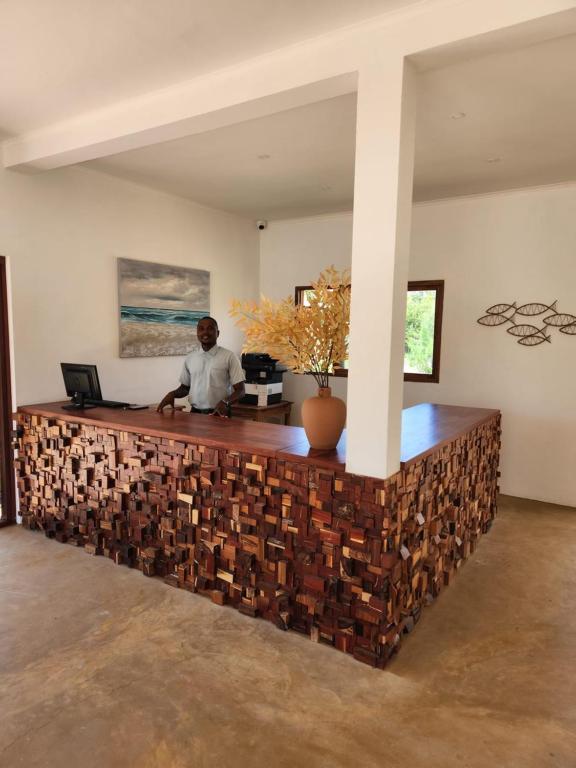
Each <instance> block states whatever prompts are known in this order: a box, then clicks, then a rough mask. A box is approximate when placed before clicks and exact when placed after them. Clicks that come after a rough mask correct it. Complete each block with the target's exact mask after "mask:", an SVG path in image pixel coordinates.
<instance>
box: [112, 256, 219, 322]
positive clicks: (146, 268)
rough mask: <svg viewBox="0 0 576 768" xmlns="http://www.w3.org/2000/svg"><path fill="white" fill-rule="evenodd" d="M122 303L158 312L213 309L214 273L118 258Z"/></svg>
mask: <svg viewBox="0 0 576 768" xmlns="http://www.w3.org/2000/svg"><path fill="white" fill-rule="evenodd" d="M118 286H119V292H120V304H121V305H122V306H129V307H149V308H154V309H192V310H196V311H198V310H206V311H208V310H209V308H210V272H206V271H205V270H203V269H188V268H186V267H172V266H169V265H166V264H153V263H151V262H148V261H135V260H133V259H118Z"/></svg>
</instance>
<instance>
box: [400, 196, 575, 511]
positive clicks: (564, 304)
mask: <svg viewBox="0 0 576 768" xmlns="http://www.w3.org/2000/svg"><path fill="white" fill-rule="evenodd" d="M575 243H576V186H565V187H556V188H548V189H544V188H541V189H533V190H524V191H517V192H510V193H506V194H497V195H492V196H485V197H473V198H462V199H455V200H450V201H445V202H438V203H433V204H428V205H418V206H416V207H415V210H414V219H413V234H412V257H411V276H412V278H413V279H416V278H418V279H423V280H425V279H430V278H444V280H445V281H446V284H445V297H444V324H443V334H442V361H441V369H440V383H439V384H412V383H410V384H406V386H405V396H406V398H405V399H406V404H407V405H412V404H414V403H418V402H422V401H433V402H438V403H454V404H456V405H476V406H486V407H489V408H499V409H500V410H501V411H502V414H503V436H502V464H501V470H502V480H501V490H502V491H503V492H504V493H509V494H512V495H517V496H523V497H525V498H531V499H541V500H544V501H551V502H555V503H558V504H568V505H571V506H576V472H575V467H576V402H575V392H576V389H575V384H574V382H575V381H576V337H574V336H567V335H565V334H562V333H559V332H558V331H557V330H553V331H552V343H551V344H547V343H544V344H541V345H540V346H537V347H531V348H527V347H523V346H521V345H520V344H518V343H516V339H515V338H514V337H512V336H510V335H509V334H508V333H506V332H505V331H504V329H503V328H486V327H484V326H481V325H478V324H477V323H476V320H477V319H478V318H479V317H480V316H481V315H483V314H484V310H485V309H487V308H488V307H490V306H491V305H493V304H497V303H500V302H513V301H517V302H519V303H520V304H522V303H526V302H532V301H535V302H544V303H547V302H552V301H554V299H557V300H558V307H559V310H560V311H561V312H569V313H573V314H576V258H575V252H574V244H575ZM534 324H535V325H537V320H536V322H535V323H534Z"/></svg>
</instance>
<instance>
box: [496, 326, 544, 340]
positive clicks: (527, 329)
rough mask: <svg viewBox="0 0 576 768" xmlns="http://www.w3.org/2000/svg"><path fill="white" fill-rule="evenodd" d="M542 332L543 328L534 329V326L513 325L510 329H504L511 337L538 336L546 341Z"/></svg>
mask: <svg viewBox="0 0 576 768" xmlns="http://www.w3.org/2000/svg"><path fill="white" fill-rule="evenodd" d="M544 331H545V329H544V328H536V326H535V325H513V326H512V328H506V332H507V333H511V334H512V336H538V335H539V334H540V335H543V336H544V338H545V339H547V337H546V334H545V333H544Z"/></svg>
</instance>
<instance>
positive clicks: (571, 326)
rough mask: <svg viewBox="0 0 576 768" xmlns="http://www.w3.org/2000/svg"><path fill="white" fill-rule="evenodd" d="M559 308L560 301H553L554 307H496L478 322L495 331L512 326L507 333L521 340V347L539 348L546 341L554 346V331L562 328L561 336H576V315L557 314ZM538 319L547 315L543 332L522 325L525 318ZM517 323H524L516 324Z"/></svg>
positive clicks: (530, 326) (552, 305) (533, 303)
mask: <svg viewBox="0 0 576 768" xmlns="http://www.w3.org/2000/svg"><path fill="white" fill-rule="evenodd" d="M557 304H558V302H557V301H553V302H552V304H542V303H540V302H536V301H534V302H529V303H528V304H521V305H520V306H518V304H517V302H515V301H514V302H512V304H494V305H493V306H491V307H488V309H487V310H485V311H486V314H485V315H482V317H479V318H478V320H477V322H478V323H480V325H487V326H489V327H492V328H493V327H495V326H497V325H505V324H509V327H507V328H506V332H507V333H509V334H510V335H511V336H518V337H519V338H518V344H522V346H523V347H537V346H539V345H540V344H543V343H544V342H545V341H547V342H548V343H549V344H551V343H552V337H551V334H550V333H549V332H550V331H551V330H552V328H558V330H559V331H560V333H565V334H567V335H568V336H576V315H571V314H568V313H567V312H557V311H556V310H557ZM538 315H546V317H543V318H542V321H541V322H543V323H544V327H543V328H538V326H536V325H532V324H530V323H527V322H525V321H524V322H522V321H521V320H522V318H524V317H526V318H527V317H534V318H535V317H537V316H538ZM516 319H518V320H519V321H521V322H516ZM538 322H540V321H538Z"/></svg>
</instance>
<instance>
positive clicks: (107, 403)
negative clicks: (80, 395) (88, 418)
mask: <svg viewBox="0 0 576 768" xmlns="http://www.w3.org/2000/svg"><path fill="white" fill-rule="evenodd" d="M85 402H87V403H88V404H89V405H97V406H98V407H99V408H128V406H129V405H130V403H121V402H120V401H119V400H89V399H86V401H85Z"/></svg>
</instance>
